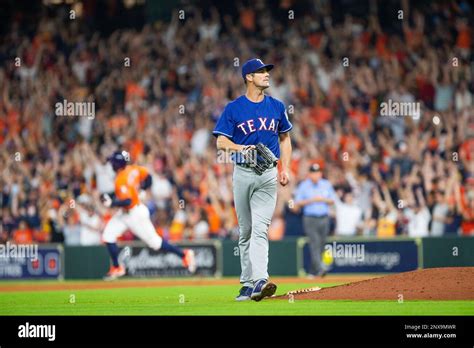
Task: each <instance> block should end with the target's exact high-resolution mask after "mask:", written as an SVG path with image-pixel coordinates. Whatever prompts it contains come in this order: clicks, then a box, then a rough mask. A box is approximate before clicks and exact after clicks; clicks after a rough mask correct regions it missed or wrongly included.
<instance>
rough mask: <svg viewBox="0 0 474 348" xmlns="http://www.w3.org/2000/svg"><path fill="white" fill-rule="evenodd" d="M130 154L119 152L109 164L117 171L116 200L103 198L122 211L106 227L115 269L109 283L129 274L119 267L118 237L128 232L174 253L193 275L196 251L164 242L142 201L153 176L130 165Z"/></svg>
mask: <svg viewBox="0 0 474 348" xmlns="http://www.w3.org/2000/svg"><path fill="white" fill-rule="evenodd" d="M128 158H129V154H128V153H127V152H126V151H121V152H115V153H114V154H113V155H112V156H111V157H109V161H110V162H111V164H112V167H113V169H114V171H115V172H116V173H117V176H116V178H115V197H114V198H113V199H112V198H111V197H110V196H109V195H107V194H105V195H103V196H102V202H103V203H104V205H105V206H106V207H119V208H120V209H119V210H118V211H117V212H116V213H115V214H114V215H113V216H112V218H111V219H110V221H109V222H108V223H107V225H106V226H105V230H104V235H103V240H104V242H105V243H106V245H107V249H108V251H109V254H110V257H111V258H112V266H111V267H110V271H109V273H107V275H106V277H105V278H104V279H105V280H114V279H117V278H119V277H122V276H124V275H125V268H124V267H123V265H119V262H118V255H119V248H118V246H117V238H118V237H119V236H120V235H122V233H124V232H125V231H126V230H127V229H130V230H131V231H132V232H133V234H135V235H136V236H137V237H139V238H140V239H141V240H143V241H144V242H145V243H146V244H147V245H148V246H149V247H150V248H152V249H154V250H159V249H162V250H165V251H168V252H171V253H174V254H176V255H178V256H179V257H181V258H182V260H183V265H184V267H186V268H187V269H188V270H189V271H190V272H191V273H194V272H195V271H196V262H195V258H194V251H192V250H190V249H186V250H181V249H180V248H178V247H176V246H174V245H172V244H170V243H168V242H167V241H165V240H163V239H162V238H161V237H160V236H159V235H158V234H157V233H156V230H155V227H154V226H153V223H152V222H151V219H150V212H149V210H148V208H147V207H146V206H145V205H144V204H143V203H142V202H141V201H140V191H141V190H146V189H148V188H149V187H150V186H151V176H150V175H149V174H148V170H147V169H146V168H145V167H141V166H138V165H132V164H127V160H128Z"/></svg>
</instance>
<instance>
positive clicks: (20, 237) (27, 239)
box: [13, 227, 33, 244]
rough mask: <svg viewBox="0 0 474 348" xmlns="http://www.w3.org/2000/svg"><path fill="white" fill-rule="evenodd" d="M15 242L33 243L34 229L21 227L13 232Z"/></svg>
mask: <svg viewBox="0 0 474 348" xmlns="http://www.w3.org/2000/svg"><path fill="white" fill-rule="evenodd" d="M13 242H15V243H16V244H31V243H33V231H32V230H31V229H29V228H27V227H26V228H19V229H17V230H15V231H14V232H13Z"/></svg>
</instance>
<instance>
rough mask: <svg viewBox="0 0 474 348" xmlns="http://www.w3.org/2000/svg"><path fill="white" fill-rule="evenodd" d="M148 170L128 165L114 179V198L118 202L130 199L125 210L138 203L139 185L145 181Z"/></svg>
mask: <svg viewBox="0 0 474 348" xmlns="http://www.w3.org/2000/svg"><path fill="white" fill-rule="evenodd" d="M147 175H148V170H147V169H146V168H145V167H142V166H137V165H133V164H132V165H128V166H126V167H125V168H124V169H122V170H121V171H120V172H119V173H118V174H117V177H116V178H115V196H116V197H117V199H119V200H124V199H131V201H132V202H131V203H130V205H129V206H127V207H126V208H127V209H131V208H133V207H134V206H136V205H137V204H139V203H140V199H139V198H138V193H139V192H140V183H141V182H142V181H143V180H145V178H146V177H147Z"/></svg>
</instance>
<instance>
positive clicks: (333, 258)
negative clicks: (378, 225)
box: [302, 240, 419, 273]
mask: <svg viewBox="0 0 474 348" xmlns="http://www.w3.org/2000/svg"><path fill="white" fill-rule="evenodd" d="M302 248H303V267H304V271H305V272H306V273H309V272H311V256H310V250H309V245H308V243H307V242H306V243H304V244H302ZM418 256H419V255H418V244H417V243H416V240H374V241H372V240H348V241H344V240H338V241H330V242H328V243H327V244H326V245H325V248H324V252H323V256H322V261H323V265H324V267H326V269H327V270H328V272H330V273H398V272H406V271H412V270H415V269H417V268H418V267H419V264H418Z"/></svg>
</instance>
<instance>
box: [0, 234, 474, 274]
mask: <svg viewBox="0 0 474 348" xmlns="http://www.w3.org/2000/svg"><path fill="white" fill-rule="evenodd" d="M179 245H180V246H182V247H186V248H191V249H193V250H194V251H195V253H196V261H197V266H198V270H197V275H198V276H201V277H220V276H239V275H240V255H239V253H240V251H239V248H238V244H237V242H236V241H230V240H223V241H221V240H209V241H204V242H199V243H191V242H190V243H180V244H179ZM326 246H327V249H326V251H325V252H324V254H323V262H324V264H325V266H326V267H327V268H329V271H330V273H334V274H350V273H358V274H361V273H371V274H374V273H380V274H384V273H398V272H405V271H410V270H415V269H419V268H432V267H473V266H474V252H473V251H474V237H439V238H415V239H413V238H392V239H378V238H362V237H360V238H344V239H342V238H329V240H328V243H327V245H326ZM120 261H121V262H124V263H125V264H126V265H127V272H128V275H129V276H132V277H147V278H148V277H187V276H189V273H188V272H187V271H186V270H185V269H184V268H183V267H182V264H181V260H180V259H179V258H178V257H177V256H175V255H171V254H167V253H163V252H162V251H153V250H151V249H149V248H147V247H146V246H145V245H144V244H143V243H141V242H136V243H131V244H127V245H122V246H121V253H120ZM109 262H110V261H109V256H108V253H107V250H106V248H105V247H104V246H93V247H80V246H74V247H73V246H69V247H68V246H66V247H63V246H62V245H58V244H44V245H39V252H38V258H37V259H36V260H31V259H28V258H19V257H12V255H11V254H10V255H8V257H7V255H3V254H2V253H0V279H23V278H49V279H62V278H66V279H100V278H102V277H103V275H104V274H105V273H106V272H107V270H108V268H109V265H110V263H109ZM309 267H310V253H309V247H308V243H307V239H306V238H305V237H300V238H297V237H290V238H286V239H285V240H282V241H272V242H270V255H269V273H270V274H271V275H273V276H297V275H299V276H304V275H305V274H307V273H308V271H309Z"/></svg>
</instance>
